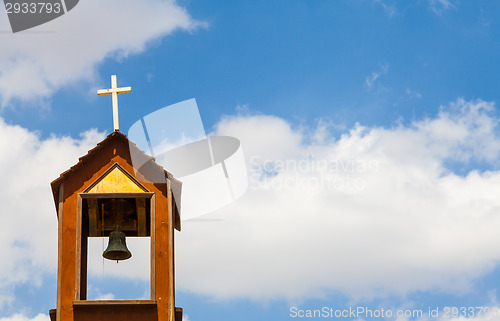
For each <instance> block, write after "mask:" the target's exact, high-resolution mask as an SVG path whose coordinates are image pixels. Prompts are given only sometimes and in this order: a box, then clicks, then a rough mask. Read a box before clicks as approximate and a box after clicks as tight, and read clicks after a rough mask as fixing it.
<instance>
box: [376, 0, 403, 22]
mask: <svg viewBox="0 0 500 321" xmlns="http://www.w3.org/2000/svg"><path fill="white" fill-rule="evenodd" d="M373 3H375V4H378V5H379V6H381V7H382V8H383V9H384V11H385V12H386V13H387V15H388V16H389V17H390V18H392V17H393V16H394V15H395V14H396V13H397V12H398V11H397V9H396V7H395V6H394V5H392V4H387V3H386V2H384V1H382V0H373Z"/></svg>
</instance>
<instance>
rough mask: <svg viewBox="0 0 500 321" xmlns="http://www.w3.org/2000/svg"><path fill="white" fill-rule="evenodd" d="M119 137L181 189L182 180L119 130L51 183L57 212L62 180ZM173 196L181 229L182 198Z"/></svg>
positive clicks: (177, 221) (177, 222) (176, 187)
mask: <svg viewBox="0 0 500 321" xmlns="http://www.w3.org/2000/svg"><path fill="white" fill-rule="evenodd" d="M117 139H118V140H121V141H123V142H125V143H127V144H128V145H129V147H130V149H131V152H132V149H134V152H138V153H140V155H141V156H142V157H144V158H145V159H148V163H149V162H150V163H151V164H153V165H154V166H156V167H157V168H159V169H161V170H162V171H163V172H164V173H165V178H168V179H169V180H170V182H171V189H172V190H177V191H180V189H181V186H182V183H181V182H180V181H178V180H177V179H175V178H174V176H173V175H172V174H171V173H169V172H167V171H166V170H165V169H164V168H163V167H162V166H160V165H158V164H157V163H156V162H155V158H154V157H151V156H149V155H147V154H146V153H144V151H142V150H141V149H140V148H139V147H137V145H136V144H135V143H134V142H132V141H130V140H129V139H128V138H127V136H126V135H124V134H122V133H120V132H119V131H114V132H112V133H111V134H109V135H108V136H107V137H106V138H105V139H104V140H103V141H101V142H100V143H98V144H97V146H96V147H94V148H92V149H91V150H89V151H88V153H87V154H86V155H84V156H82V157H80V158H79V159H78V163H76V164H75V165H73V166H71V167H70V168H69V169H68V170H67V171H65V172H63V173H61V175H59V177H58V178H56V179H55V180H54V181H52V183H50V185H51V187H52V195H53V196H54V202H55V204H56V211H57V212H59V206H58V204H59V187H60V186H61V184H62V182H64V180H65V179H66V178H67V177H69V176H70V175H72V174H73V173H75V172H76V171H78V170H79V169H80V168H81V167H82V166H84V165H85V163H87V162H88V161H89V160H90V159H91V158H93V157H95V156H96V155H97V154H98V153H99V151H100V150H102V149H103V148H104V147H106V146H107V145H108V144H111V143H112V142H113V141H115V140H117ZM172 197H173V198H174V205H175V206H174V209H173V210H174V215H175V218H174V224H175V228H176V229H177V230H179V231H180V230H181V221H180V211H179V208H180V206H179V205H180V204H179V201H180V200H176V199H175V197H174V193H172ZM58 214H59V213H58Z"/></svg>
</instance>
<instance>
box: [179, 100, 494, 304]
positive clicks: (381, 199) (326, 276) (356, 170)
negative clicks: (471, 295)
mask: <svg viewBox="0 0 500 321" xmlns="http://www.w3.org/2000/svg"><path fill="white" fill-rule="evenodd" d="M493 111H494V106H493V104H492V103H488V102H484V101H464V100H462V99H459V100H457V101H456V102H455V103H452V104H450V105H449V106H447V107H443V108H442V109H441V111H440V112H439V114H438V115H437V116H436V117H435V118H429V119H423V120H420V121H416V122H413V123H411V124H410V125H406V126H405V125H402V124H400V125H397V126H394V127H392V128H369V127H364V126H362V125H356V126H355V127H354V128H352V129H351V130H350V131H348V132H346V133H344V134H343V135H342V136H340V137H339V138H337V139H335V138H334V137H331V136H329V135H328V131H325V130H324V128H323V129H321V128H319V129H318V131H319V132H320V133H321V134H318V131H316V132H314V131H313V132H312V133H310V132H309V133H308V132H307V131H304V130H296V129H294V128H293V127H292V126H291V124H289V123H288V122H286V121H285V120H283V119H280V118H278V117H274V116H268V115H246V116H245V115H239V116H233V117H227V118H225V119H223V120H222V121H221V122H220V123H219V124H218V125H217V127H216V130H215V131H216V134H218V135H231V136H235V137H238V138H239V139H240V140H241V142H242V146H243V149H244V151H245V154H246V157H247V164H248V165H249V177H250V189H249V191H248V192H247V194H246V195H244V196H243V197H242V198H241V199H240V200H238V201H237V202H235V203H233V204H231V205H230V206H227V207H226V208H224V209H222V210H220V211H218V212H216V213H213V214H212V215H210V216H209V218H212V219H213V221H205V222H201V221H194V222H189V221H188V222H186V223H185V224H184V226H183V231H182V233H180V234H178V236H177V241H176V246H177V250H176V255H177V261H176V271H177V272H176V273H177V274H176V276H177V282H178V283H177V284H178V287H177V288H178V289H179V290H184V291H191V292H195V293H201V294H205V295H207V296H210V297H215V298H220V299H227V298H235V297H242V298H249V297H250V298H253V299H256V300H266V299H272V298H284V297H286V298H307V297H315V296H321V295H323V294H325V293H326V292H327V291H331V290H335V291H340V292H342V293H344V294H346V295H348V296H349V297H351V298H367V299H369V298H373V297H375V296H385V295H394V294H396V295H398V294H399V295H404V294H407V293H408V292H412V291H431V290H433V291H434V290H437V291H444V292H449V293H466V292H467V291H470V290H471V288H472V286H473V284H474V280H476V279H477V278H479V277H481V276H482V275H484V274H485V273H487V272H488V271H490V270H491V269H492V268H493V267H494V266H495V265H496V264H497V263H498V260H499V259H500V247H499V246H498V244H500V235H499V234H498V228H497V227H498V226H500V225H499V224H500V199H499V198H498V191H499V187H498V186H500V185H499V184H500V172H498V171H496V170H481V171H476V170H471V171H468V172H467V173H466V175H458V174H455V172H454V167H453V166H458V165H470V164H475V163H481V164H485V166H488V167H489V168H490V169H493V168H494V165H493V164H494V163H495V162H498V158H499V152H500V139H499V137H498V133H497V131H498V128H497V123H498V119H497V118H496V117H495V116H494V115H493ZM257 128H258V130H256V129H257ZM314 137H315V139H313V138H314ZM450 162H451V164H453V166H451V167H450V166H449V165H448V164H450ZM464 258H466V259H464Z"/></svg>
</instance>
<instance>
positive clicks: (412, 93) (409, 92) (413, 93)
mask: <svg viewBox="0 0 500 321" xmlns="http://www.w3.org/2000/svg"><path fill="white" fill-rule="evenodd" d="M406 94H407V95H408V97H409V98H410V99H415V98H417V99H420V98H422V94H421V93H419V92H418V91H414V90H411V89H410V88H406Z"/></svg>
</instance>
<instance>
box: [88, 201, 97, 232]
mask: <svg viewBox="0 0 500 321" xmlns="http://www.w3.org/2000/svg"><path fill="white" fill-rule="evenodd" d="M87 205H88V216H89V236H93V237H96V236H100V235H99V234H98V233H97V218H98V215H97V212H98V211H97V210H98V209H97V199H96V198H91V199H88V200H87Z"/></svg>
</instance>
